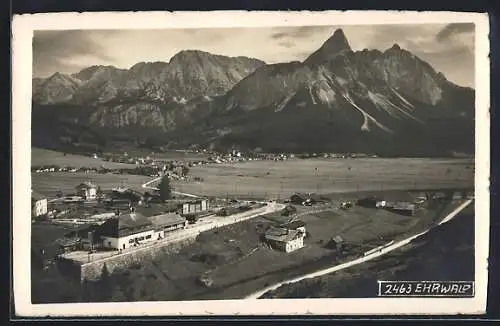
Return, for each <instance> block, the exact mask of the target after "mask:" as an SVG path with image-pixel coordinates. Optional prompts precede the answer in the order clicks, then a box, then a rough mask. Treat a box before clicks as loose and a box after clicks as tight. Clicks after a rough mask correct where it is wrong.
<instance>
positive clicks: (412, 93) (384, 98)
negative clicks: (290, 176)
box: [32, 29, 474, 156]
mask: <svg viewBox="0 0 500 326" xmlns="http://www.w3.org/2000/svg"><path fill="white" fill-rule="evenodd" d="M32 102H33V110H32V113H33V119H32V121H33V123H32V135H33V136H32V143H33V145H34V146H40V147H49V148H55V149H57V148H62V147H67V146H76V145H81V146H84V145H82V144H90V145H89V146H95V145H97V146H100V147H106V146H109V145H110V144H113V143H117V142H126V143H133V144H135V145H137V146H139V145H140V146H144V145H145V144H147V146H160V145H161V146H164V147H168V148H187V147H190V146H202V147H211V148H216V149H222V148H234V147H239V148H242V149H254V148H257V147H258V148H262V149H263V150H266V151H290V152H312V151H315V152H321V151H340V152H370V153H378V154H380V155H390V156H398V155H404V156H413V155H416V156H434V155H447V154H449V153H451V152H465V153H474V90H473V89H471V88H466V87H461V86H458V85H455V84H453V83H452V82H450V81H448V80H447V79H446V77H445V76H444V75H443V74H442V73H439V72H436V71H435V70H434V68H433V67H432V66H431V65H430V64H428V63H427V62H425V61H423V60H421V59H420V58H418V57H417V56H415V55H414V54H412V53H411V52H409V51H407V50H405V49H402V48H400V46H398V45H397V44H394V45H393V46H392V47H390V48H389V49H387V50H385V51H379V50H368V49H364V50H362V51H353V50H352V49H351V47H350V45H349V42H348V40H347V38H346V36H345V35H344V32H343V31H342V30H341V29H337V30H336V31H335V32H334V33H333V34H332V36H331V37H330V38H329V39H328V40H326V41H325V43H324V44H323V45H322V46H321V47H320V48H319V49H318V50H316V51H315V52H313V53H311V54H310V56H309V57H307V58H306V59H305V60H304V61H303V62H299V61H294V62H285V63H277V64H266V63H265V62H263V61H261V60H257V59H253V58H247V57H226V56H221V55H214V54H210V53H207V52H203V51H198V50H184V51H181V52H179V53H177V54H176V55H174V56H173V57H172V58H171V59H170V61H169V62H140V63H137V64H135V65H134V66H132V67H131V68H130V69H118V68H115V67H113V66H92V67H88V68H86V69H83V70H82V71H80V72H78V73H76V74H72V75H66V74H61V73H55V74H54V75H52V76H50V77H48V78H45V79H41V78H34V79H33V95H32Z"/></svg>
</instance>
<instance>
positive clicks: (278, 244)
mask: <svg viewBox="0 0 500 326" xmlns="http://www.w3.org/2000/svg"><path fill="white" fill-rule="evenodd" d="M304 237H305V234H304V233H302V232H301V231H299V230H290V229H287V228H276V227H271V228H270V229H269V230H267V231H266V234H265V239H266V241H267V243H269V245H271V247H273V248H275V249H278V250H281V251H284V252H287V253H288V252H292V251H295V250H297V249H300V248H302V247H304Z"/></svg>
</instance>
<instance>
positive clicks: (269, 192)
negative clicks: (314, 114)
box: [174, 158, 474, 198]
mask: <svg viewBox="0 0 500 326" xmlns="http://www.w3.org/2000/svg"><path fill="white" fill-rule="evenodd" d="M190 174H191V175H193V176H197V177H201V178H202V179H203V182H176V183H175V184H174V185H175V188H176V190H177V191H182V192H186V193H192V194H210V195H212V196H226V195H234V196H240V197H249V198H269V197H271V198H276V197H281V198H284V197H286V196H289V195H291V194H293V193H295V192H315V193H322V194H329V193H339V192H353V191H385V190H399V189H427V188H446V187H464V186H465V187H472V186H473V185H474V161H473V160H471V159H422V158H401V159H352V160H328V159H310V160H299V159H296V160H289V161H283V162H275V161H252V162H245V163H237V164H219V165H206V166H197V167H193V168H191V170H190Z"/></svg>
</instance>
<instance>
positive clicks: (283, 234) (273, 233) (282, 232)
mask: <svg viewBox="0 0 500 326" xmlns="http://www.w3.org/2000/svg"><path fill="white" fill-rule="evenodd" d="M298 235H299V231H297V230H289V229H285V228H276V227H271V228H269V229H268V230H267V231H266V234H265V238H266V240H272V241H277V242H288V241H291V240H293V239H295V238H296V237H297V236H298Z"/></svg>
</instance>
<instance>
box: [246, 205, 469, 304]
mask: <svg viewBox="0 0 500 326" xmlns="http://www.w3.org/2000/svg"><path fill="white" fill-rule="evenodd" d="M472 202H473V199H468V200H467V201H465V202H464V203H462V204H461V205H460V206H458V207H457V208H456V209H455V210H453V211H452V212H451V213H450V214H448V215H447V216H446V217H445V218H443V219H442V220H441V221H440V222H439V223H438V224H437V226H439V225H441V224H444V223H446V222H448V221H450V220H452V219H453V218H454V217H455V216H456V215H457V214H458V213H460V212H461V211H462V210H463V209H465V208H466V207H467V206H469V205H470V204H471V203H472ZM437 226H433V227H430V228H428V229H427V230H425V231H423V232H421V233H418V234H415V235H413V236H411V237H408V238H406V239H404V240H401V241H398V242H395V243H391V242H389V243H388V244H387V245H386V246H385V247H382V248H381V249H380V250H378V251H375V252H372V253H369V254H366V253H365V254H366V255H365V256H363V257H361V258H358V259H355V260H352V261H349V262H347V263H343V264H340V265H336V266H332V267H329V268H325V269H321V270H318V271H316V272H313V273H308V274H305V275H302V276H298V277H295V278H293V279H289V280H285V281H281V282H279V283H276V284H273V285H270V286H268V287H266V288H264V289H262V290H259V291H257V292H254V293H252V294H250V295H249V296H247V297H245V299H259V298H260V297H261V296H262V295H264V294H265V293H267V292H269V291H272V290H276V289H277V288H279V287H280V286H282V285H285V284H292V283H297V282H299V281H302V280H304V279H309V278H314V277H318V276H323V275H326V274H330V273H333V272H336V271H339V270H342V269H345V268H349V267H352V266H355V265H358V264H361V263H364V262H366V261H369V260H372V259H375V258H378V257H380V256H383V255H385V254H387V253H389V252H391V251H393V250H396V249H398V248H400V247H402V246H405V245H407V244H408V243H410V242H411V241H413V240H415V239H417V238H419V237H421V236H422V235H424V234H426V233H427V232H429V231H430V230H431V229H432V228H434V227H437Z"/></svg>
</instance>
